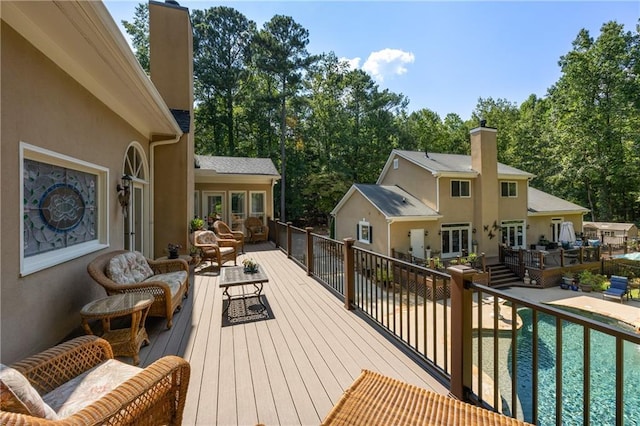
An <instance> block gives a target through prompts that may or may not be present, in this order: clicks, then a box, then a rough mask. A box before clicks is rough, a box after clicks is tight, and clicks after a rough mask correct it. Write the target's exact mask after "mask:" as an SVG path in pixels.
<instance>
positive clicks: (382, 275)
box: [376, 266, 393, 287]
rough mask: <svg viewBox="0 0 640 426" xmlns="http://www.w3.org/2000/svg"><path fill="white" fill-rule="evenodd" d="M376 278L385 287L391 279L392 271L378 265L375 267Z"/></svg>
mask: <svg viewBox="0 0 640 426" xmlns="http://www.w3.org/2000/svg"><path fill="white" fill-rule="evenodd" d="M376 278H377V280H378V282H380V283H382V285H384V286H385V287H387V286H388V285H389V284H390V283H391V282H392V281H393V271H392V270H391V269H389V268H385V267H380V266H378V267H377V268H376Z"/></svg>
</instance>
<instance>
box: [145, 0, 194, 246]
mask: <svg viewBox="0 0 640 426" xmlns="http://www.w3.org/2000/svg"><path fill="white" fill-rule="evenodd" d="M192 37H193V36H192V30H191V20H190V18H189V10H188V9H186V8H183V7H179V6H174V5H170V4H165V3H157V2H153V1H152V2H150V3H149V45H150V52H149V54H150V68H151V80H152V81H153V84H154V85H155V86H156V88H157V89H158V91H159V92H160V94H161V95H162V97H163V99H164V100H165V102H166V103H167V106H168V107H169V108H172V109H178V110H184V111H190V113H191V114H190V117H191V124H190V129H191V131H190V132H189V133H185V134H184V135H182V137H181V138H180V140H179V141H178V142H177V143H170V144H163V143H162V142H159V143H158V144H157V146H155V147H154V148H153V163H154V165H155V168H154V170H152V173H153V176H152V179H153V182H154V192H153V216H154V222H153V227H154V228H153V229H154V238H153V248H154V250H153V252H154V254H155V257H158V256H161V255H162V254H163V253H164V251H165V249H166V247H167V244H168V243H178V244H180V245H181V246H182V247H183V249H182V251H183V252H185V253H187V250H188V249H187V247H188V241H189V221H190V220H191V219H192V218H193V209H194V206H193V203H194V200H193V188H194V171H193V169H194V141H193V130H192V129H193V111H192V106H193V48H192V46H193V40H192Z"/></svg>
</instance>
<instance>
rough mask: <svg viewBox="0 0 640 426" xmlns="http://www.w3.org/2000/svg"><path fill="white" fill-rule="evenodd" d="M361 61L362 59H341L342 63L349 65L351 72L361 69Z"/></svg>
mask: <svg viewBox="0 0 640 426" xmlns="http://www.w3.org/2000/svg"><path fill="white" fill-rule="evenodd" d="M360 61H361V58H352V59H349V58H340V62H346V63H347V65H349V69H350V70H357V69H358V68H360Z"/></svg>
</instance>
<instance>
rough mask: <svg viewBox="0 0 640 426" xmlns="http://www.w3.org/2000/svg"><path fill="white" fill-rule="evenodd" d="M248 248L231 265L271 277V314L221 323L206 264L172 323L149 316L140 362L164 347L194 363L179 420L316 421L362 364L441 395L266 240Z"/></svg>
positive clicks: (214, 274)
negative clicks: (256, 267)
mask: <svg viewBox="0 0 640 426" xmlns="http://www.w3.org/2000/svg"><path fill="white" fill-rule="evenodd" d="M245 249H246V251H247V254H245V255H242V256H240V257H239V258H238V263H239V264H240V261H241V260H242V259H243V258H244V257H247V256H249V257H251V258H253V259H254V260H256V261H257V262H258V263H259V264H260V266H261V268H263V270H264V271H265V272H266V273H267V275H268V276H269V282H268V283H267V284H266V285H265V289H264V292H263V294H264V298H265V299H266V301H267V304H268V306H269V307H270V309H271V312H272V318H270V319H263V320H259V321H254V322H246V323H239V324H234V325H228V326H224V327H223V314H222V310H223V298H222V289H220V288H219V287H218V285H217V283H218V277H219V272H218V271H217V270H214V269H213V268H207V267H204V268H200V269H199V272H198V271H196V275H195V280H194V281H195V282H194V285H193V286H192V288H191V290H190V295H189V298H188V299H186V300H185V302H184V306H183V309H182V310H181V311H180V312H179V313H177V314H176V315H175V316H174V325H173V328H172V329H171V330H166V329H165V322H164V321H162V320H160V319H155V318H152V319H148V320H147V329H148V332H149V335H150V339H151V344H150V345H149V346H147V347H144V348H142V350H141V353H140V359H141V365H148V364H150V363H152V362H153V361H154V360H156V359H157V358H159V357H161V356H163V355H165V354H175V355H179V356H182V357H184V358H185V359H187V360H188V361H189V362H190V364H191V380H190V384H189V392H188V395H187V404H186V408H185V413H184V420H183V423H184V424H185V425H216V424H220V425H254V424H256V423H264V424H266V425H277V424H286V425H299V424H302V425H317V424H319V423H320V421H321V420H322V419H323V418H324V417H325V415H326V414H327V413H328V412H329V410H330V409H331V407H333V405H334V404H335V403H336V402H337V401H338V399H339V398H340V396H341V395H342V393H343V391H344V389H346V388H347V387H348V386H349V385H350V384H351V383H352V382H353V380H354V379H355V378H356V377H357V376H358V375H359V374H360V371H361V370H362V369H363V368H366V369H369V370H373V371H377V372H380V373H382V374H384V375H387V376H391V377H394V378H397V379H400V380H403V381H406V382H409V383H412V384H415V385H418V386H420V387H423V388H426V389H431V390H433V391H435V392H438V393H441V394H447V393H448V389H446V388H445V387H444V386H442V385H441V384H440V383H439V382H437V381H436V380H435V379H434V378H433V377H431V376H430V375H429V374H428V373H427V372H426V371H425V370H424V369H423V368H422V367H421V366H420V365H418V364H417V363H415V362H414V361H413V360H412V358H411V357H410V356H408V355H407V354H406V353H405V352H403V351H402V350H401V349H400V348H398V347H397V346H396V345H395V344H394V343H393V342H392V341H390V340H388V339H387V338H386V337H385V336H384V335H382V334H381V333H380V332H378V331H377V330H376V329H374V328H373V327H372V326H371V325H370V324H369V323H368V322H367V321H366V320H364V319H363V318H361V316H359V315H358V314H356V313H354V312H349V311H347V310H345V309H344V306H343V302H342V301H341V300H339V299H338V298H337V297H336V296H335V295H334V294H333V293H331V292H330V291H329V290H327V289H326V288H325V287H324V286H323V285H322V284H320V283H318V282H317V281H315V280H314V279H313V278H311V277H308V276H307V275H306V272H305V271H304V270H303V269H302V268H300V267H299V266H298V265H296V264H295V263H294V262H293V261H291V260H288V259H287V257H286V255H285V254H284V253H282V252H281V251H280V250H277V249H275V248H274V247H273V245H271V244H270V243H263V244H259V245H250V244H247V245H246V247H245ZM227 265H231V263H227ZM224 315H226V314H224Z"/></svg>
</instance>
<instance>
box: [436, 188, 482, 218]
mask: <svg viewBox="0 0 640 426" xmlns="http://www.w3.org/2000/svg"><path fill="white" fill-rule="evenodd" d="M452 180H461V179H460V178H449V177H441V178H440V179H439V180H438V182H439V185H440V210H439V211H438V213H440V214H441V215H442V216H443V218H442V222H441V223H457V222H465V223H470V222H473V210H474V205H475V201H474V199H475V197H476V194H477V189H476V181H475V180H474V179H469V181H470V193H471V197H467V198H465V197H452V196H451V181H452ZM462 180H467V179H464V178H463V179H462Z"/></svg>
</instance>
